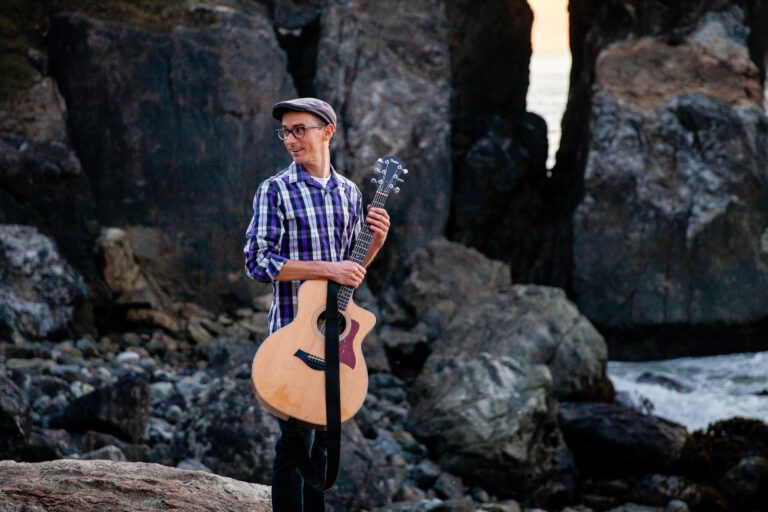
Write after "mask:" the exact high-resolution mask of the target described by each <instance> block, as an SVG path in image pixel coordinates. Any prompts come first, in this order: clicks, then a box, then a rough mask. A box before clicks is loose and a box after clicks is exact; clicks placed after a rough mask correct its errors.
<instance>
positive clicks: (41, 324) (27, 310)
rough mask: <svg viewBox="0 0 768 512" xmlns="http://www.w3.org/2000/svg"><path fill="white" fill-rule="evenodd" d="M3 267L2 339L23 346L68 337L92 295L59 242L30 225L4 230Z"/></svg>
mask: <svg viewBox="0 0 768 512" xmlns="http://www.w3.org/2000/svg"><path fill="white" fill-rule="evenodd" d="M0 262H2V263H3V267H4V272H3V273H2V277H1V278H0V336H2V335H3V334H5V335H6V336H7V337H9V338H11V339H13V340H15V341H23V340H25V339H29V340H37V339H43V338H48V337H51V336H55V335H60V334H61V333H63V332H66V330H67V329H68V328H69V327H70V326H71V323H72V321H73V317H74V313H75V310H76V308H77V307H78V306H79V305H80V304H81V303H82V302H83V301H84V300H85V299H86V298H87V297H88V290H87V288H86V287H85V283H84V281H83V278H82V276H81V275H80V274H79V273H78V272H77V271H76V270H75V269H74V268H72V267H71V266H70V265H69V264H68V263H67V262H66V261H64V260H63V259H62V258H61V256H60V255H59V252H58V250H57V248H56V245H55V244H54V243H53V241H52V240H51V239H49V238H47V237H46V236H44V235H42V234H40V232H39V231H38V230H36V229H35V228H33V227H30V226H12V225H0Z"/></svg>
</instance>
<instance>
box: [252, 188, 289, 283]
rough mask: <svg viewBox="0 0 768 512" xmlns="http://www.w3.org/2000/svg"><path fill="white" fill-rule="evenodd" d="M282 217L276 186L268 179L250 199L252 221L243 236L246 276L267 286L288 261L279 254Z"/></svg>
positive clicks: (281, 237)
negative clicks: (244, 239) (251, 199)
mask: <svg viewBox="0 0 768 512" xmlns="http://www.w3.org/2000/svg"><path fill="white" fill-rule="evenodd" d="M283 217H284V215H283V212H282V209H281V207H280V196H279V193H278V190H277V187H275V186H274V185H273V184H272V183H271V181H270V180H267V181H265V182H264V183H262V184H261V185H260V186H259V188H258V190H257V191H256V195H255V197H254V198H253V218H252V219H251V223H250V224H249V226H248V231H246V233H245V238H246V244H245V249H244V252H245V273H246V274H248V277H250V278H252V279H255V280H257V281H261V282H262V283H270V282H272V281H274V280H275V278H276V277H277V274H279V273H280V269H282V268H283V265H284V264H285V262H286V261H288V258H285V257H284V256H281V255H280V246H281V243H282V239H283V234H284V229H283Z"/></svg>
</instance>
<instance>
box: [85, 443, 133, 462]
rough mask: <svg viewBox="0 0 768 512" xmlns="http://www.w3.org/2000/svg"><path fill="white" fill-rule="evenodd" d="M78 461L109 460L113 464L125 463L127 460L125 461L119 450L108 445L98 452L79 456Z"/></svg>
mask: <svg viewBox="0 0 768 512" xmlns="http://www.w3.org/2000/svg"><path fill="white" fill-rule="evenodd" d="M80 460H111V461H115V462H125V461H126V460H128V459H126V457H125V454H124V453H123V451H122V450H121V449H120V448H118V447H117V446H115V445H113V444H110V445H107V446H103V447H101V448H99V449H98V450H94V451H92V452H87V453H83V454H82V455H80Z"/></svg>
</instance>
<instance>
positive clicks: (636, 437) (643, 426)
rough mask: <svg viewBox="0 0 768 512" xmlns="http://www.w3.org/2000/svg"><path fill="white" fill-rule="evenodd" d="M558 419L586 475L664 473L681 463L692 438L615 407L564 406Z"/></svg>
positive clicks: (683, 431) (680, 429)
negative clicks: (689, 439)
mask: <svg viewBox="0 0 768 512" xmlns="http://www.w3.org/2000/svg"><path fill="white" fill-rule="evenodd" d="M558 420H559V424H560V428H561V429H562V431H563V435H564V436H565V440H566V443H568V446H569V447H570V448H571V450H573V454H574V457H575V460H576V466H577V467H578V469H579V471H583V472H585V473H587V474H599V475H606V474H610V475H640V474H644V473H650V472H663V471H665V470H667V469H669V468H671V467H672V465H673V464H674V463H676V462H678V461H679V460H680V457H681V454H682V453H683V447H684V446H685V443H686V441H687V440H688V438H689V435H688V433H687V431H686V429H685V427H683V426H681V425H676V424H674V423H671V422H668V421H665V420H662V419H661V418H656V417H653V416H646V415H644V414H641V413H639V412H637V411H635V410H634V409H629V408H627V407H624V406H620V405H616V404H594V403H562V404H560V413H559V415H558Z"/></svg>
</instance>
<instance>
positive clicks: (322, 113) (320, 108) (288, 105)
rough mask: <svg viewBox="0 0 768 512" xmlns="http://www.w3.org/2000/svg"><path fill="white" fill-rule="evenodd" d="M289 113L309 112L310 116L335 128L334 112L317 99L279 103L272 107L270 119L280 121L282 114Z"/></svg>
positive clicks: (299, 99)
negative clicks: (314, 116) (313, 115)
mask: <svg viewBox="0 0 768 512" xmlns="http://www.w3.org/2000/svg"><path fill="white" fill-rule="evenodd" d="M291 111H292V112H309V113H310V114H315V115H316V116H317V117H319V118H320V119H322V120H323V121H325V122H326V123H328V124H332V125H333V126H336V112H334V111H333V108H332V107H331V106H330V105H329V104H327V103H326V102H324V101H323V100H319V99H317V98H296V99H293V100H287V101H280V102H278V103H275V104H274V105H272V117H274V118H275V119H277V120H278V121H282V119H283V114H285V113H286V112H291Z"/></svg>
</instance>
